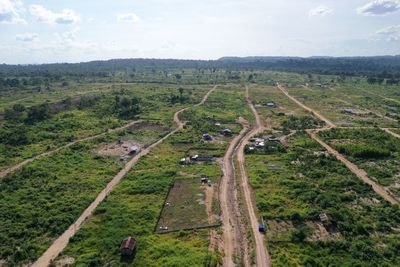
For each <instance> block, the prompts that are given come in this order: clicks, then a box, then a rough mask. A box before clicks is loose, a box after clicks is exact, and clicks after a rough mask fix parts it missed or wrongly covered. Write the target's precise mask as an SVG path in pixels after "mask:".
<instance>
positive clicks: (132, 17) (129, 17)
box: [117, 13, 140, 23]
mask: <svg viewBox="0 0 400 267" xmlns="http://www.w3.org/2000/svg"><path fill="white" fill-rule="evenodd" d="M117 20H118V21H119V22H127V23H137V22H139V21H140V18H139V16H138V15H136V14H135V13H126V14H119V15H118V16H117Z"/></svg>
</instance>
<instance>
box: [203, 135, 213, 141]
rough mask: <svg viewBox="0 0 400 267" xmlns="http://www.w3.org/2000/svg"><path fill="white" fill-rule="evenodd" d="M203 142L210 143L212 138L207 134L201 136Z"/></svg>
mask: <svg viewBox="0 0 400 267" xmlns="http://www.w3.org/2000/svg"><path fill="white" fill-rule="evenodd" d="M203 140H204V141H212V140H213V138H212V136H211V135H209V134H203Z"/></svg>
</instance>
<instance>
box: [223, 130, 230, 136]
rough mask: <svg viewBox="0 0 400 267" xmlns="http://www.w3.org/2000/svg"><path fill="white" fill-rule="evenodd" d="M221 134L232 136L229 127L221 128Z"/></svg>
mask: <svg viewBox="0 0 400 267" xmlns="http://www.w3.org/2000/svg"><path fill="white" fill-rule="evenodd" d="M222 134H223V135H224V136H232V131H231V130H230V129H224V130H222Z"/></svg>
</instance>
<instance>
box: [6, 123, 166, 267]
mask: <svg viewBox="0 0 400 267" xmlns="http://www.w3.org/2000/svg"><path fill="white" fill-rule="evenodd" d="M163 134H164V132H163V131H161V132H160V131H156V130H152V131H149V130H147V129H146V128H145V127H144V128H143V127H141V128H139V129H135V128H132V129H130V130H129V129H128V130H125V131H124V132H121V133H119V134H111V135H108V136H104V137H102V138H98V139H96V140H93V141H90V142H82V143H79V144H76V145H73V146H71V147H70V148H67V149H64V150H62V151H61V152H59V153H57V154H55V155H53V156H51V157H47V158H42V159H39V160H37V161H34V162H33V163H31V164H30V165H29V166H27V167H24V168H22V169H21V170H19V171H17V172H15V173H13V174H12V175H8V176H6V177H5V178H4V179H3V180H2V181H1V183H0V210H1V212H0V228H1V229H2V231H1V234H0V241H1V242H0V258H2V259H6V260H7V266H15V265H19V264H21V263H26V262H30V261H32V260H35V259H36V258H37V257H38V256H40V255H41V253H43V252H44V250H45V249H46V248H47V246H49V245H50V244H51V242H52V240H53V238H55V237H57V236H59V235H60V234H61V233H62V232H64V231H65V230H66V229H67V228H68V227H69V225H70V224H72V223H73V222H74V221H75V219H76V218H77V217H78V216H79V215H80V214H81V213H82V212H83V210H84V209H85V208H86V207H87V206H88V205H89V204H90V203H91V202H92V201H93V200H94V199H95V197H96V196H97V194H98V193H99V192H100V191H101V190H102V189H103V188H104V187H105V185H106V184H107V183H108V182H109V181H110V180H111V179H112V178H113V177H114V175H115V174H116V173H117V172H118V171H119V169H121V167H122V166H123V165H122V162H121V161H120V160H119V158H113V157H103V156H100V155H97V154H96V153H95V149H96V148H98V147H100V146H102V145H103V144H105V143H109V142H112V141H116V140H118V139H121V138H123V137H124V136H125V135H127V136H134V137H136V136H137V139H138V141H141V142H143V143H144V144H145V143H146V142H147V144H149V143H152V142H154V140H156V139H157V138H159V136H160V135H163ZM144 135H145V138H144Z"/></svg>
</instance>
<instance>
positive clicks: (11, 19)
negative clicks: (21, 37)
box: [0, 0, 26, 24]
mask: <svg viewBox="0 0 400 267" xmlns="http://www.w3.org/2000/svg"><path fill="white" fill-rule="evenodd" d="M21 11H22V3H21V1H19V0H0V23H1V24H26V21H25V20H24V19H23V18H21Z"/></svg>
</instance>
